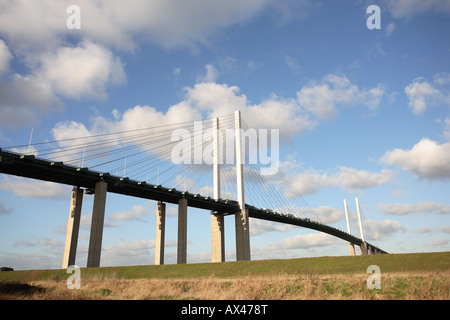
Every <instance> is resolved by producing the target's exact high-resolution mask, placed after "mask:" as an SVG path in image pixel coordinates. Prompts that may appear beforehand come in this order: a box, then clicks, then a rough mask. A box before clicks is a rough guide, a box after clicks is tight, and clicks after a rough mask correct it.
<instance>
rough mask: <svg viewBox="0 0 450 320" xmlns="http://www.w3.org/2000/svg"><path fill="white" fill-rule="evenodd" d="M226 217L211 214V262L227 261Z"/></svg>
mask: <svg viewBox="0 0 450 320" xmlns="http://www.w3.org/2000/svg"><path fill="white" fill-rule="evenodd" d="M224 226H225V225H224V216H223V215H222V214H211V262H224V261H225V232H224Z"/></svg>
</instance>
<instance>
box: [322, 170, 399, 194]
mask: <svg viewBox="0 0 450 320" xmlns="http://www.w3.org/2000/svg"><path fill="white" fill-rule="evenodd" d="M393 177H394V173H393V172H392V171H390V170H386V169H383V170H381V172H370V171H367V170H357V169H354V168H348V167H338V169H337V171H335V172H334V173H332V174H325V176H324V177H323V178H322V184H323V185H324V186H339V187H343V188H345V189H348V190H361V189H368V188H372V187H375V186H380V185H383V184H386V183H387V182H389V181H391V180H392V178H393Z"/></svg>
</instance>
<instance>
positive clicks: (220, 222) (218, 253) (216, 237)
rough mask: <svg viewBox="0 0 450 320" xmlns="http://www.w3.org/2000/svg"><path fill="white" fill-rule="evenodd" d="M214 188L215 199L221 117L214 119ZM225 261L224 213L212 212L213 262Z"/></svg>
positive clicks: (218, 181) (217, 190)
mask: <svg viewBox="0 0 450 320" xmlns="http://www.w3.org/2000/svg"><path fill="white" fill-rule="evenodd" d="M212 130H213V134H212V137H213V188H214V199H216V200H218V199H219V198H220V161H219V157H220V150H219V118H214V119H213V127H212ZM224 261H225V221H224V215H223V214H220V213H216V212H212V213H211V262H224Z"/></svg>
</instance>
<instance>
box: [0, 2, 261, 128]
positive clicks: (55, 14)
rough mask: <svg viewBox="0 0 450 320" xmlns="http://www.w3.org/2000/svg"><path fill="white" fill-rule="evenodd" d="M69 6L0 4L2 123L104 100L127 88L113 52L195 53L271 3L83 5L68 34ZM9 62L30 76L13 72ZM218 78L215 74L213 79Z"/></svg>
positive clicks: (17, 122)
mask: <svg viewBox="0 0 450 320" xmlns="http://www.w3.org/2000/svg"><path fill="white" fill-rule="evenodd" d="M71 4H72V2H71V1H68V0H61V1H56V2H55V1H52V0H43V1H39V2H36V1H31V2H30V1H24V0H20V1H14V2H11V1H7V0H1V1H0V8H1V10H0V37H2V40H0V41H1V42H0V75H2V77H1V86H0V109H1V112H2V117H1V118H0V124H2V125H5V126H8V127H14V126H20V125H25V124H30V123H31V122H34V121H36V120H37V119H38V118H39V116H40V115H41V114H45V113H47V112H50V111H54V110H60V108H61V107H62V106H63V103H62V102H61V101H62V99H65V98H69V99H84V98H92V99H104V98H106V96H107V90H108V89H109V88H110V87H111V86H115V85H120V84H123V83H124V82H125V81H126V76H125V71H124V66H123V63H122V62H121V59H120V58H119V56H118V55H117V53H114V52H113V50H116V51H128V52H130V51H131V52H133V51H134V50H135V48H136V47H137V44H140V43H142V42H147V43H148V42H150V43H154V44H157V45H159V46H162V47H165V48H173V47H178V46H185V47H186V46H187V47H190V48H195V47H196V46H198V45H199V44H204V43H207V42H208V41H209V37H210V36H211V35H212V34H214V33H215V32H217V31H220V30H222V29H224V28H227V27H229V26H232V25H234V24H238V23H241V22H244V21H248V20H249V19H252V17H253V16H254V15H256V14H258V13H259V12H260V11H261V9H262V8H264V7H265V6H267V1H266V0H249V1H245V3H243V2H242V1H237V0H233V1H221V2H216V1H209V0H196V1H195V3H192V2H189V1H184V2H182V3H180V2H179V1H173V0H169V1H167V0H156V1H144V0H130V1H128V2H127V4H126V5H125V6H124V4H123V1H121V0H108V1H106V0H101V1H89V0H80V1H78V2H77V5H78V6H79V7H80V8H81V17H82V27H81V29H80V30H69V29H68V28H67V27H66V20H67V18H68V14H67V12H66V8H67V7H68V6H69V5H71ZM12 59H17V60H16V62H17V63H22V64H23V65H24V67H25V70H27V71H26V73H22V74H19V73H14V72H11V70H10V68H9V65H10V61H11V60H12ZM212 76H213V75H210V79H209V80H212V79H213V78H211V77H212Z"/></svg>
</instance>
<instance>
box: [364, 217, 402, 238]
mask: <svg viewBox="0 0 450 320" xmlns="http://www.w3.org/2000/svg"><path fill="white" fill-rule="evenodd" d="M404 230H406V227H405V226H403V225H402V224H400V222H398V221H396V220H384V221H381V222H380V221H375V220H371V219H369V220H367V223H365V225H364V235H365V238H367V239H370V240H379V239H386V238H388V237H390V236H393V235H394V234H395V233H397V232H398V231H404Z"/></svg>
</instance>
